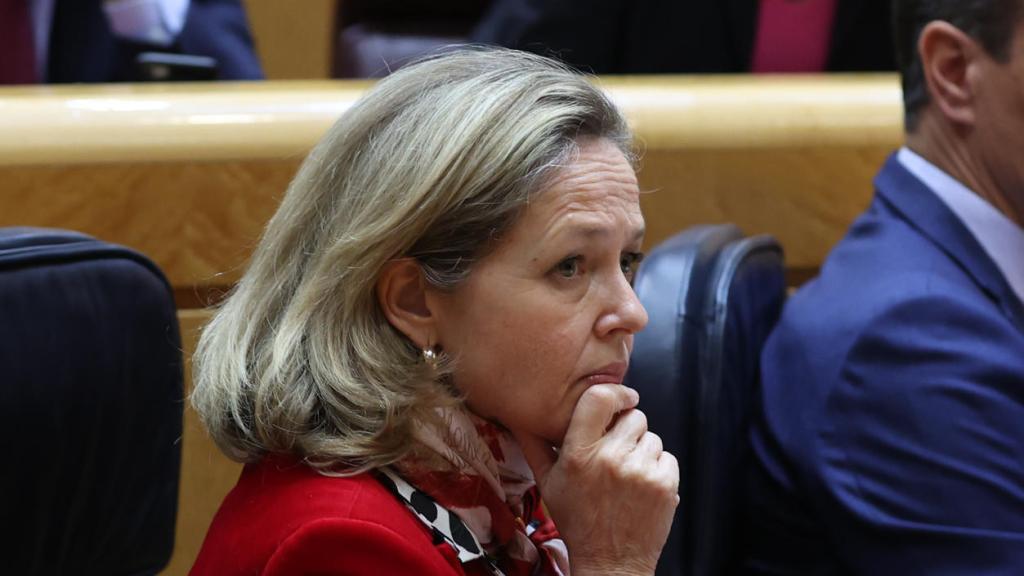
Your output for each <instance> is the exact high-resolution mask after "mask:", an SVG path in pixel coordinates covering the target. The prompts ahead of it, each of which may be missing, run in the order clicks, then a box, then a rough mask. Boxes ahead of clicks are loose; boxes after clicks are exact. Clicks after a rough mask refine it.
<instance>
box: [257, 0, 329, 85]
mask: <svg viewBox="0 0 1024 576" xmlns="http://www.w3.org/2000/svg"><path fill="white" fill-rule="evenodd" d="M338 2H339V0H302V2H282V0H245V9H246V11H247V12H248V14H249V26H250V28H251V30H252V34H253V38H254V39H255V40H256V51H257V52H258V53H259V56H260V62H261V63H262V64H263V73H264V74H266V76H267V78H268V79H270V80H285V79H307V78H330V76H331V64H332V62H333V54H334V17H335V14H336V11H337V7H338Z"/></svg>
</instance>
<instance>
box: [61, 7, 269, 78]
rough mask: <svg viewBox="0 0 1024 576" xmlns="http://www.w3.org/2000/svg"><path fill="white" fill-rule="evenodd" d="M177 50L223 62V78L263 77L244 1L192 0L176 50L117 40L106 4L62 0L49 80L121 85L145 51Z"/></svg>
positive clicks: (221, 69) (219, 62)
mask: <svg viewBox="0 0 1024 576" xmlns="http://www.w3.org/2000/svg"><path fill="white" fill-rule="evenodd" d="M146 51H153V52H177V53H182V54H191V55H199V56H209V57H212V58H214V59H215V60H217V66H218V70H219V73H220V75H219V77H220V79H221V80H259V79H262V78H263V71H262V69H261V67H260V62H259V58H258V57H257V56H256V50H255V47H254V46H253V41H252V35H251V34H250V33H249V23H248V20H247V19H246V16H245V9H244V7H243V6H242V4H241V3H240V1H239V0H192V1H191V3H190V5H189V9H188V15H187V17H186V20H185V27H184V28H183V29H182V31H181V34H180V35H179V36H178V38H177V39H176V41H175V43H174V45H173V46H171V47H170V48H166V47H160V46H147V45H145V44H139V43H135V42H129V41H126V40H122V39H120V38H117V37H115V36H114V34H113V32H112V31H111V29H110V24H109V23H108V21H107V16H106V14H104V12H103V4H102V2H101V0H57V1H56V2H55V5H54V12H53V27H52V29H51V32H50V52H49V62H48V72H47V81H48V82H50V83H66V82H117V81H128V80H132V79H133V77H134V64H135V58H136V56H138V54H139V53H140V52H146Z"/></svg>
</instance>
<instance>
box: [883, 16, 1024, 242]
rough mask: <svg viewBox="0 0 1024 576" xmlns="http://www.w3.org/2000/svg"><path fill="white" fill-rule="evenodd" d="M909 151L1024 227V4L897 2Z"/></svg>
mask: <svg viewBox="0 0 1024 576" xmlns="http://www.w3.org/2000/svg"><path fill="white" fill-rule="evenodd" d="M893 32H894V41H895V44H896V52H897V62H898V64H899V67H900V73H901V76H902V81H903V101H904V108H905V113H906V129H907V135H908V136H907V141H908V144H909V145H910V146H911V147H912V148H914V149H916V150H918V152H921V153H923V154H924V155H925V156H926V157H927V158H929V159H930V160H932V162H934V163H936V164H938V165H939V166H940V167H941V168H943V169H945V170H946V171H947V172H950V173H951V174H952V175H953V176H954V177H956V178H957V179H959V180H960V181H961V182H963V183H964V184H966V185H967V186H968V187H970V188H971V189H973V190H974V191H975V192H976V193H978V194H979V195H981V196H983V197H984V198H986V200H988V201H989V202H990V203H992V204H994V205H995V206H996V207H997V208H999V209H1000V210H1001V211H1003V212H1004V213H1006V214H1007V215H1008V216H1010V217H1011V218H1013V219H1015V220H1016V221H1017V222H1018V223H1024V161H1022V159H1024V0H894V1H893Z"/></svg>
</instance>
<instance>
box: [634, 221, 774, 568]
mask: <svg viewBox="0 0 1024 576" xmlns="http://www.w3.org/2000/svg"><path fill="white" fill-rule="evenodd" d="M635 286H636V291H637V294H638V295H639V297H640V300H641V302H643V304H644V306H645V307H646V308H647V312H648V315H649V317H650V322H649V323H648V326H647V328H646V329H645V330H643V331H642V332H640V333H639V334H637V336H636V341H635V343H634V349H633V356H632V359H631V362H630V368H629V373H628V374H627V379H626V383H627V384H628V385H629V386H631V387H634V388H636V389H637V390H638V391H639V392H640V398H641V399H640V408H641V409H642V410H643V411H644V412H645V413H646V414H647V416H648V423H649V428H650V429H651V430H652V431H653V432H655V433H657V434H658V435H660V436H661V437H662V439H663V440H664V443H665V449H666V450H668V451H670V452H672V453H673V454H675V455H676V457H677V458H678V459H679V464H680V469H681V473H682V478H681V483H680V497H681V501H680V505H679V508H678V509H677V511H676V518H675V522H674V524H673V528H672V533H671V534H670V535H669V540H668V543H667V544H666V546H665V549H664V551H663V553H662V557H661V562H660V563H659V566H658V574H659V575H670V574H671V575H680V574H685V575H688V576H711V575H718V574H729V573H732V571H733V569H734V566H732V565H731V564H730V562H731V561H733V560H734V556H735V554H736V552H737V551H738V549H739V546H738V544H739V543H738V539H739V538H740V536H739V534H738V530H739V526H738V522H739V515H740V510H739V509H738V504H740V503H741V502H742V499H743V491H742V487H743V484H742V479H743V474H744V466H745V459H746V457H747V428H748V420H749V415H750V412H751V410H752V406H753V403H754V402H755V401H756V395H755V390H756V386H757V381H758V373H759V356H760V351H761V347H762V345H763V344H764V341H765V339H766V338H767V336H768V333H769V332H770V330H771V328H772V327H773V326H774V324H775V322H776V321H777V320H778V316H779V313H780V311H781V309H782V304H783V302H784V300H785V294H786V287H785V277H784V271H783V255H782V249H781V248H780V246H779V245H778V243H777V242H776V241H775V240H773V239H772V238H770V237H767V236H757V237H751V238H744V237H743V236H742V234H741V233H740V231H739V230H738V229H737V228H736V227H734V226H731V225H715V226H699V227H695V228H691V229H689V230H686V231H684V232H682V233H680V234H678V235H676V236H674V237H673V238H671V239H669V240H668V241H666V242H665V243H663V244H661V245H660V246H658V247H657V248H655V249H654V250H653V251H652V252H651V254H650V255H649V256H648V257H647V259H646V260H645V262H644V264H643V265H642V266H641V268H640V271H639V273H638V275H637V278H636V282H635Z"/></svg>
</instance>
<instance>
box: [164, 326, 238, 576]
mask: <svg viewBox="0 0 1024 576" xmlns="http://www.w3.org/2000/svg"><path fill="white" fill-rule="evenodd" d="M209 317H210V313H209V312H208V311H206V310H183V311H181V312H179V313H178V321H179V323H180V324H181V340H182V348H183V353H184V354H185V358H186V359H187V360H189V362H187V366H186V372H185V373H186V376H185V389H186V390H187V391H191V390H192V374H191V361H190V360H191V358H192V353H193V352H194V351H195V347H196V341H197V339H198V333H199V329H200V328H201V327H202V326H203V325H204V324H206V322H207V321H208V320H209ZM181 457H182V462H181V483H180V487H179V497H178V519H177V526H176V528H175V531H174V532H175V533H174V554H173V555H172V556H171V561H170V564H168V565H167V568H166V569H164V571H163V572H162V574H164V575H165V576H185V575H186V574H188V571H189V569H190V568H191V567H192V563H193V562H194V561H195V558H196V555H197V554H198V553H199V548H200V547H201V546H202V543H203V538H204V537H205V536H206V530H207V528H209V526H210V521H211V520H213V515H214V514H215V513H216V512H217V508H218V507H219V506H220V503H221V501H222V500H223V499H224V496H225V495H227V493H228V492H229V491H230V490H231V488H233V487H234V485H235V482H236V481H237V480H238V474H239V472H241V465H240V464H238V463H236V462H232V461H231V460H228V458H227V457H225V456H224V455H223V454H221V453H220V451H219V450H217V447H216V445H215V444H214V443H213V441H212V440H210V437H209V436H208V435H207V434H206V431H205V430H204V429H203V427H202V424H201V423H200V422H199V417H198V416H197V415H196V413H195V412H194V411H193V410H192V408H191V406H189V405H188V404H186V407H185V431H184V435H183V438H182V446H181Z"/></svg>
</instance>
